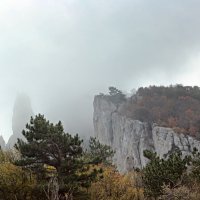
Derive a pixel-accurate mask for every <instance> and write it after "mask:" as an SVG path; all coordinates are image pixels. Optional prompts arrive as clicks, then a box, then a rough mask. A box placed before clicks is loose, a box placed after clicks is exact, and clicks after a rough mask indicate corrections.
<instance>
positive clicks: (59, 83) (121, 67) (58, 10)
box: [0, 0, 200, 138]
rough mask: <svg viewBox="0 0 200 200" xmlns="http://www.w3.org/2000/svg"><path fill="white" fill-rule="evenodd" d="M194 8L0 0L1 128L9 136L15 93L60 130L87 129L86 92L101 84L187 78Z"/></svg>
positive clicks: (194, 39)
mask: <svg viewBox="0 0 200 200" xmlns="http://www.w3.org/2000/svg"><path fill="white" fill-rule="evenodd" d="M199 6H200V2H198V1H195V0H191V1H186V0H181V1H180V0H173V1H172V0H171V1H165V0H164V1H156V0H152V1H147V0H123V1H121V0H99V1H97V0H84V1H82V0H57V1H56V0H49V1H39V0H34V1H32V0H26V1H25V0H18V1H16V0H2V1H1V2H0V35H1V37H0V70H1V73H0V80H1V81H0V83H1V84H0V92H1V94H2V101H1V102H3V103H1V104H0V113H1V118H0V119H2V121H1V123H0V126H1V127H0V130H1V133H3V134H4V136H5V137H6V138H8V136H9V135H11V124H10V123H11V122H10V119H11V118H12V111H11V110H12V107H13V103H14V99H15V96H16V94H17V93H18V92H26V93H28V94H29V95H30V98H31V99H32V103H33V107H34V110H35V112H41V113H44V114H45V115H46V116H47V117H48V118H50V119H51V120H53V121H57V120H59V119H60V120H62V121H63V122H64V124H65V127H66V130H69V131H70V132H78V133H82V134H86V133H87V134H88V133H89V134H91V133H92V100H93V96H94V95H95V94H96V93H99V92H105V91H106V89H107V87H108V86H110V85H115V86H117V87H119V88H120V89H123V90H129V89H132V88H133V87H138V86H142V85H148V84H170V83H177V82H179V81H180V80H182V81H183V79H184V77H185V76H186V75H187V77H191V78H192V77H193V74H194V71H195V70H197V68H198V67H197V66H198V63H199V59H198V56H197V54H198V52H199V50H200V48H199V47H200V39H199V38H200V37H199V35H200V26H199V25H200V14H199V10H198V8H199ZM193 62H196V64H195V65H194V64H191V63H193ZM190 65H192V66H194V67H192V71H193V72H191V70H190ZM188 73H189V74H191V76H189V75H188ZM195 80H196V81H195V82H193V83H192V84H199V80H198V79H195ZM185 84H190V78H188V79H187V81H185ZM8 116H9V117H8Z"/></svg>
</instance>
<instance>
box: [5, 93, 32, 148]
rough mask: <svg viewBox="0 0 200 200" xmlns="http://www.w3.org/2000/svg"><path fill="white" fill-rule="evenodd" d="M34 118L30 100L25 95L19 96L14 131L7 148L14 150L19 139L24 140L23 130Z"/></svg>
mask: <svg viewBox="0 0 200 200" xmlns="http://www.w3.org/2000/svg"><path fill="white" fill-rule="evenodd" d="M31 116H33V111H32V107H31V102H30V99H29V97H28V96H27V95H25V94H20V95H18V96H17V98H16V101H15V104H14V109H13V117H12V130H13V135H11V137H10V138H9V140H8V143H7V146H6V147H7V148H12V147H13V146H14V144H15V143H16V142H17V138H23V135H22V130H23V129H24V128H25V126H26V124H27V123H28V122H29V121H30V118H31Z"/></svg>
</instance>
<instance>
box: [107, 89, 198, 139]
mask: <svg viewBox="0 0 200 200" xmlns="http://www.w3.org/2000/svg"><path fill="white" fill-rule="evenodd" d="M110 88H111V89H112V90H114V89H113V87H110ZM110 88H109V90H110ZM114 91H115V93H113V92H111V90H110V92H109V95H108V96H110V99H111V100H112V102H115V99H116V101H117V102H118V103H119V102H120V106H118V107H119V112H120V113H121V114H123V115H126V116H127V117H129V118H132V119H137V120H140V121H143V122H149V123H156V124H158V125H159V126H164V127H170V128H173V129H174V130H175V131H176V132H178V133H184V134H189V135H191V136H195V137H197V138H200V87H197V86H194V87H192V86H183V85H171V86H168V87H164V86H149V87H140V88H139V89H138V90H137V91H136V93H135V94H133V95H132V96H131V97H127V98H126V100H124V97H125V95H124V94H123V93H122V92H121V91H120V90H118V89H115V90H114ZM106 96H107V95H106ZM119 99H120V100H119Z"/></svg>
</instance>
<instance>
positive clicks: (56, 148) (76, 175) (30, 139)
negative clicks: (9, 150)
mask: <svg viewBox="0 0 200 200" xmlns="http://www.w3.org/2000/svg"><path fill="white" fill-rule="evenodd" d="M22 134H23V135H24V137H25V138H26V140H27V141H26V142H24V141H22V140H20V139H18V142H17V144H16V145H15V147H16V149H17V150H18V151H19V152H20V153H21V159H20V160H18V161H17V162H16V164H17V165H20V166H23V167H26V168H28V169H31V170H32V171H33V172H35V174H36V175H37V178H38V182H39V183H41V184H42V185H45V184H47V183H48V180H49V178H50V177H49V176H48V173H47V168H48V166H51V167H54V169H55V172H54V170H53V171H52V173H53V176H57V177H58V183H59V192H60V193H66V192H67V193H68V192H69V191H70V193H74V194H75V193H77V191H78V189H79V187H80V186H81V187H89V185H90V183H91V181H92V180H93V179H94V178H95V176H96V174H97V173H98V171H97V170H92V171H90V172H88V170H89V166H88V165H86V164H85V163H84V159H83V149H82V146H81V144H82V140H80V138H79V136H78V135H75V136H72V135H70V134H68V133H65V132H64V129H63V126H62V123H61V122H58V123H57V124H55V125H54V124H52V123H50V122H49V121H48V120H46V119H45V118H44V116H43V115H40V114H39V115H37V116H36V117H35V118H31V120H30V123H29V124H27V125H26V130H23V132H22ZM52 173H51V174H50V175H51V176H52Z"/></svg>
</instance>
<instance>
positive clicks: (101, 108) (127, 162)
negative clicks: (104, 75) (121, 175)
mask: <svg viewBox="0 0 200 200" xmlns="http://www.w3.org/2000/svg"><path fill="white" fill-rule="evenodd" d="M93 106H94V115H93V123H94V133H95V136H96V137H97V138H98V139H99V141H100V142H102V143H104V144H107V145H110V146H111V147H112V148H113V149H114V150H115V152H116V153H115V156H114V158H113V162H114V164H116V166H117V168H118V170H119V171H121V172H127V171H130V170H132V169H133V168H142V167H144V166H145V165H146V164H147V162H148V161H147V159H146V158H144V156H143V151H144V150H146V149H148V150H152V151H155V152H156V153H157V154H158V155H159V156H160V157H163V158H164V157H166V156H167V155H168V153H169V152H170V151H172V150H173V149H175V148H179V149H180V150H181V151H182V153H183V155H187V154H190V153H191V152H192V151H193V149H194V147H196V148H197V149H198V150H200V141H198V140H197V139H195V138H193V137H191V136H188V135H184V134H182V133H176V132H174V130H173V129H171V128H166V127H160V126H158V125H156V124H150V123H147V122H141V121H139V120H133V119H131V118H128V117H127V116H125V115H122V114H120V112H119V110H120V106H119V105H116V104H115V103H113V102H112V101H111V100H110V99H109V98H107V96H105V95H97V96H95V98H94V102H93Z"/></svg>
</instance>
